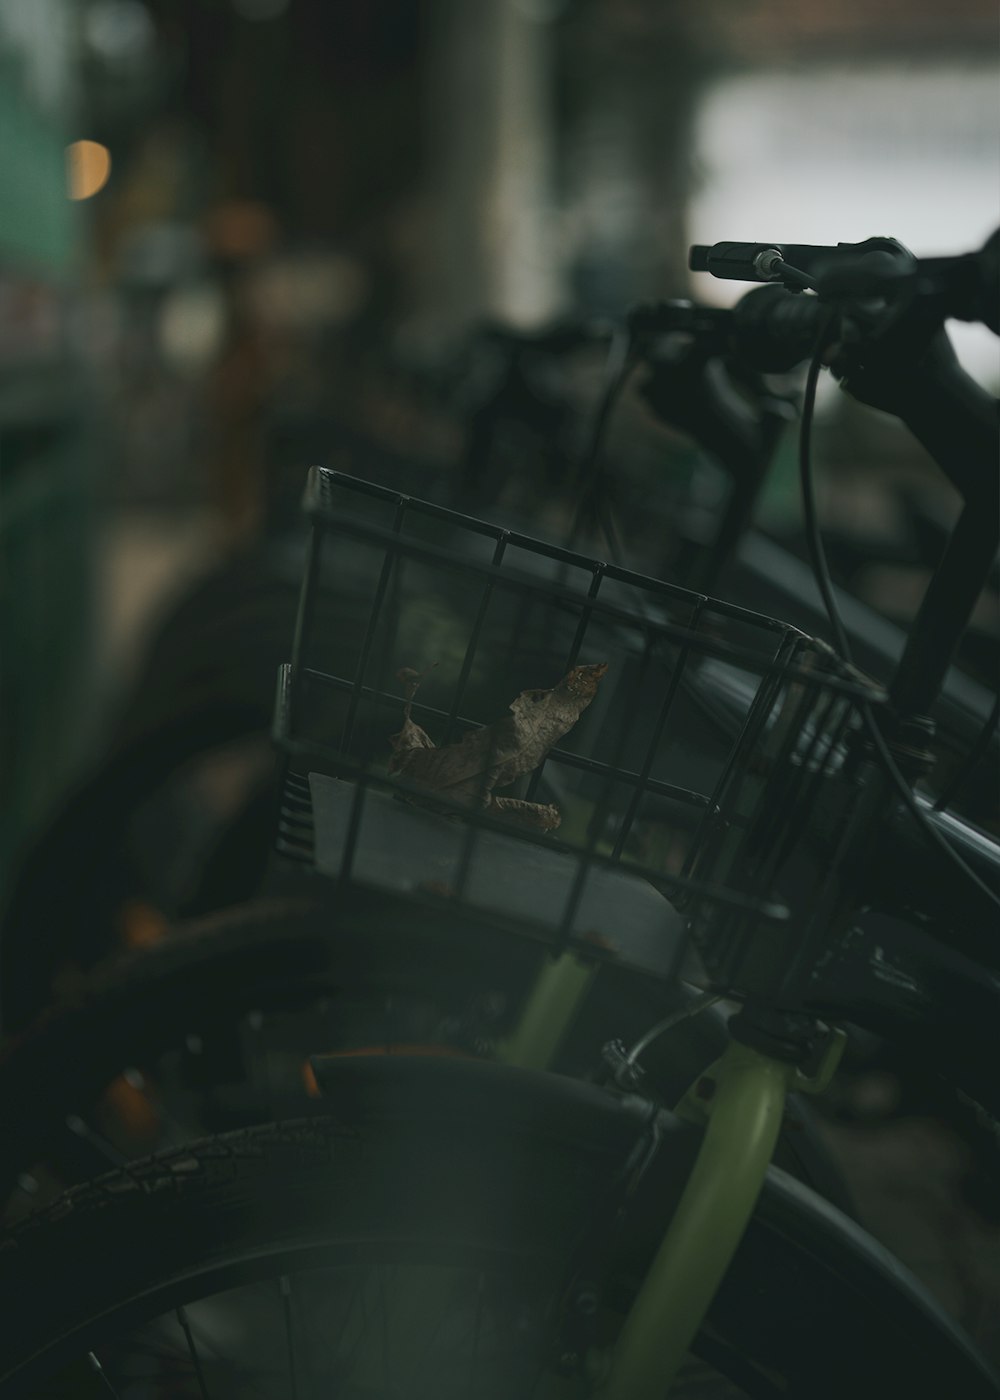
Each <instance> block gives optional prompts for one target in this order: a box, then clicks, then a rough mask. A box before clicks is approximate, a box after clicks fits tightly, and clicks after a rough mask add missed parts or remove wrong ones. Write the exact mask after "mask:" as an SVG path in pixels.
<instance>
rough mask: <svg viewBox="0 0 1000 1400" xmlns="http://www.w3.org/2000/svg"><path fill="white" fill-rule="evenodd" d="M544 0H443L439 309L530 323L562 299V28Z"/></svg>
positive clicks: (433, 141)
mask: <svg viewBox="0 0 1000 1400" xmlns="http://www.w3.org/2000/svg"><path fill="white" fill-rule="evenodd" d="M548 9H549V7H547V6H546V5H545V4H544V3H543V0H477V3H476V4H474V5H473V4H469V3H468V0H434V4H433V5H432V8H431V44H430V53H429V60H428V73H429V79H430V81H429V104H430V110H429V113H428V124H429V135H430V140H429V143H428V170H429V181H428V183H429V190H428V194H429V197H430V201H431V207H432V214H431V221H430V235H431V247H430V248H429V250H428V256H427V265H426V278H425V288H426V297H427V303H428V307H429V309H430V310H431V311H432V312H433V314H434V315H435V317H436V318H438V319H439V320H441V321H443V322H446V323H447V324H449V325H452V326H461V325H464V324H466V323H468V321H469V320H471V319H473V318H475V317H477V316H483V315H489V316H497V317H502V318H503V319H505V320H509V321H514V322H517V323H519V324H522V325H530V324H534V323H538V322H542V321H545V320H547V319H549V318H550V317H551V316H552V315H553V314H554V313H555V312H556V310H557V309H558V308H559V305H560V303H561V301H562V287H561V283H560V275H559V258H558V248H557V242H556V238H555V236H554V227H553V223H554V194H553V165H554V132H553V117H552V111H551V105H552V89H553V82H552V54H551V47H552V36H551V27H550V25H549V23H548V20H547V14H548Z"/></svg>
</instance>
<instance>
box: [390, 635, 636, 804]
mask: <svg viewBox="0 0 1000 1400" xmlns="http://www.w3.org/2000/svg"><path fill="white" fill-rule="evenodd" d="M607 670H608V666H607V662H603V661H602V662H599V663H598V664H596V665H593V666H575V667H574V668H573V670H572V671H570V672H569V674H568V675H566V676H564V677H563V679H562V680H561V681H560V682H559V684H558V685H557V686H554V687H553V688H552V690H524V691H522V692H521V694H520V695H519V696H518V697H517V699H516V700H514V701H513V702H512V704H511V706H510V714H509V715H504V717H503V718H502V719H499V720H497V721H496V722H495V723H494V724H489V725H486V726H485V728H483V729H477V730H474V731H472V732H471V733H469V734H466V735H464V736H463V737H462V738H461V739H460V740H459V741H458V742H457V743H454V744H447V745H445V747H444V748H441V749H438V748H435V747H434V744H433V742H432V741H431V739H430V738H429V736H428V735H427V733H426V732H425V731H424V730H423V729H421V728H420V726H419V725H418V724H415V723H414V721H413V720H412V718H411V715H410V711H411V707H412V704H413V696H414V695H415V694H416V690H417V686H418V685H419V683H420V677H419V675H418V673H417V672H415V671H411V670H409V669H407V670H404V671H400V672H398V675H397V678H398V679H399V680H400V682H401V683H402V684H403V686H404V692H405V694H406V707H405V709H404V711H403V728H402V729H401V730H400V732H399V733H398V734H395V735H393V736H392V738H391V740H390V743H391V744H392V747H393V750H394V753H393V756H392V759H391V761H390V763H389V772H390V773H398V774H399V775H400V776H401V777H405V778H406V779H408V780H409V781H410V782H412V783H415V784H417V785H418V786H419V787H421V788H424V789H426V790H427V791H428V792H431V793H439V794H440V795H441V796H443V797H447V798H448V799H449V800H450V801H452V802H457V803H460V804H462V805H463V806H468V807H480V808H484V809H486V810H489V811H492V812H495V813H496V814H497V815H500V814H504V815H507V816H510V817H513V818H514V819H515V820H517V821H519V822H520V823H521V824H522V825H526V826H532V827H534V828H536V829H540V830H543V831H552V830H554V829H555V828H556V827H557V826H558V825H559V811H558V809H557V808H556V807H553V806H551V805H544V804H540V803H535V802H523V801H521V800H520V799H519V798H510V797H508V798H502V797H494V796H493V789H494V788H496V787H506V786H507V785H508V784H509V783H512V782H513V781H514V780H515V779H516V778H519V777H521V775H522V774H524V773H530V772H531V771H532V769H534V768H537V767H538V765H539V764H540V763H541V761H542V759H543V758H544V757H545V755H546V754H547V753H548V752H549V750H550V749H551V748H552V746H553V745H554V744H555V743H556V742H557V741H558V740H559V739H561V738H562V737H563V735H564V734H566V733H568V732H569V730H570V729H572V727H573V725H574V724H575V723H576V721H577V720H578V719H579V717H580V715H581V714H582V713H583V711H584V710H585V709H586V708H587V706H588V705H589V704H590V702H591V700H592V699H593V698H594V696H595V694H596V693H597V687H598V685H599V684H600V682H601V680H602V678H603V677H604V676H605V675H606V674H607Z"/></svg>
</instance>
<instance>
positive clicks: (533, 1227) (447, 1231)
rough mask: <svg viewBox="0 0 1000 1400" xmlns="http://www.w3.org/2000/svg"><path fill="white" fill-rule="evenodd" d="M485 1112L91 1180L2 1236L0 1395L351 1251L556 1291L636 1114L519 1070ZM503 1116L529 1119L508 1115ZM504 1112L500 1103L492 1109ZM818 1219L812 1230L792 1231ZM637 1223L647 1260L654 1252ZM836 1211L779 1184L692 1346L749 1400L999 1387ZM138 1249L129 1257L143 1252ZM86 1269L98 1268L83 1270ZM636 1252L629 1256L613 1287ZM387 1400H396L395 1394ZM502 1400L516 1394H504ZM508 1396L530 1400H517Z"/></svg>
mask: <svg viewBox="0 0 1000 1400" xmlns="http://www.w3.org/2000/svg"><path fill="white" fill-rule="evenodd" d="M516 1078H517V1080H518V1081H519V1082H518V1085H517V1087H516V1089H514V1090H513V1093H514V1095H515V1097H514V1098H513V1099H511V1098H510V1097H509V1096H507V1097H506V1098H505V1096H504V1095H503V1094H502V1093H501V1095H500V1101H499V1102H497V1101H496V1096H491V1095H490V1094H485V1095H484V1094H483V1093H482V1092H481V1091H480V1092H479V1093H478V1097H477V1100H476V1101H477V1102H478V1103H479V1105H480V1111H479V1112H478V1113H476V1112H472V1113H471V1115H470V1114H469V1113H468V1112H467V1111H462V1112H459V1113H458V1114H455V1113H454V1112H453V1111H450V1109H449V1106H438V1107H437V1108H436V1109H435V1110H434V1111H433V1112H432V1113H430V1115H428V1113H427V1112H426V1111H425V1110H426V1109H427V1108H428V1105H429V1103H430V1101H429V1100H426V1099H424V1100H422V1101H421V1102H422V1105H423V1108H422V1109H421V1108H419V1107H418V1106H415V1105H414V1103H413V1101H412V1099H411V1100H410V1102H409V1106H408V1110H407V1111H403V1112H401V1113H400V1112H398V1111H397V1112H395V1113H389V1114H387V1115H385V1114H383V1115H378V1114H376V1116H375V1117H374V1118H373V1119H369V1120H367V1121H362V1122H361V1123H360V1124H359V1123H358V1122H356V1121H355V1122H345V1121H343V1120H341V1121H339V1122H338V1121H336V1120H335V1119H332V1118H316V1119H313V1120H306V1121H298V1122H293V1123H284V1124H272V1125H267V1126H263V1127H259V1128H256V1129H252V1130H249V1131H246V1132H242V1133H238V1134H231V1135H228V1136H227V1137H222V1138H214V1139H207V1140H206V1141H204V1142H202V1143H199V1144H197V1145H192V1146H189V1147H186V1148H184V1149H181V1150H179V1151H176V1152H173V1153H169V1154H165V1155H163V1156H161V1157H158V1158H153V1159H149V1160H147V1161H145V1162H143V1163H136V1164H132V1166H130V1167H129V1168H128V1170H127V1171H125V1172H121V1173H112V1174H110V1175H108V1176H106V1177H104V1178H101V1179H99V1180H97V1181H95V1182H91V1183H87V1184H85V1185H83V1186H81V1187H79V1188H77V1189H76V1190H75V1191H71V1192H70V1193H68V1194H67V1196H65V1197H63V1198H62V1199H61V1200H60V1201H59V1202H58V1203H56V1204H55V1205H54V1206H53V1207H52V1208H51V1209H49V1210H47V1211H45V1212H43V1213H41V1214H40V1215H38V1216H35V1217H32V1218H31V1219H29V1220H27V1221H25V1222H23V1223H22V1224H21V1225H20V1226H18V1227H16V1228H15V1229H14V1230H12V1231H11V1232H9V1233H8V1234H7V1235H6V1236H4V1237H3V1238H2V1239H0V1305H2V1306H3V1308H4V1315H5V1318H6V1320H7V1322H8V1324H9V1325H8V1328H7V1331H6V1334H5V1336H4V1339H3V1341H2V1342H0V1397H2V1400H13V1397H19V1396H20V1397H23V1396H31V1395H38V1394H39V1393H44V1394H51V1393H52V1392H51V1391H44V1392H38V1391H37V1390H36V1389H35V1387H36V1386H37V1385H38V1384H39V1383H41V1381H42V1380H43V1378H45V1377H46V1376H50V1375H51V1373H52V1371H53V1369H54V1368H56V1367H59V1366H63V1365H65V1364H66V1362H67V1361H68V1360H69V1359H71V1358H72V1357H73V1356H75V1355H78V1354H80V1353H81V1352H82V1353H86V1352H87V1351H88V1350H91V1349H93V1348H95V1347H96V1348H98V1349H100V1347H101V1345H102V1343H103V1342H104V1341H106V1339H107V1338H108V1336H109V1335H110V1334H111V1333H112V1332H113V1331H114V1329H115V1326H116V1325H117V1326H121V1325H123V1324H125V1323H127V1324H128V1325H129V1326H134V1325H136V1324H137V1323H138V1322H140V1321H141V1320H143V1319H144V1318H148V1317H149V1316H151V1315H155V1314H157V1313H162V1312H163V1311H166V1310H167V1309H170V1308H174V1307H176V1306H178V1305H179V1304H181V1303H190V1302H192V1301H194V1300H195V1299H197V1298H199V1297H204V1296H206V1294H209V1293H212V1292H216V1291H217V1290H218V1288H219V1287H220V1286H227V1287H229V1286H232V1285H233V1284H235V1283H237V1282H247V1281H249V1280H251V1279H258V1280H259V1279H261V1278H263V1277H270V1278H274V1277H275V1276H277V1275H288V1274H289V1273H290V1272H291V1271H293V1270H294V1269H296V1268H298V1267H299V1266H306V1267H310V1268H313V1269H315V1268H317V1267H327V1268H329V1267H331V1266H332V1265H334V1264H337V1263H341V1264H343V1263H344V1261H345V1260H351V1259H355V1260H356V1259H357V1258H358V1257H359V1251H360V1253H361V1256H362V1257H364V1258H369V1259H372V1260H375V1261H379V1262H385V1261H386V1260H389V1259H395V1260H397V1261H398V1260H399V1259H401V1258H414V1257H416V1258H421V1259H424V1260H425V1261H427V1260H438V1261H440V1260H442V1259H445V1258H454V1257H456V1256H458V1257H460V1258H462V1259H464V1260H471V1261H473V1262H474V1263H475V1264H476V1265H478V1266H479V1267H483V1265H484V1263H486V1262H489V1264H490V1265H491V1267H501V1266H506V1267H508V1268H509V1267H510V1264H511V1261H515V1263H516V1264H517V1265H518V1267H519V1268H520V1269H521V1271H522V1272H521V1274H520V1275H519V1276H518V1277H519V1280H520V1282H522V1283H523V1282H524V1281H525V1279H526V1278H534V1279H536V1280H538V1279H541V1278H544V1279H545V1280H546V1284H547V1287H549V1288H551V1289H553V1290H555V1289H556V1288H557V1284H558V1279H559V1275H560V1272H561V1268H562V1266H563V1264H564V1261H565V1260H566V1259H567V1258H568V1257H570V1256H571V1255H572V1254H573V1251H574V1248H575V1246H576V1244H577V1242H578V1239H579V1233H580V1224H581V1220H583V1221H586V1220H587V1219H588V1218H589V1212H590V1211H591V1210H592V1208H593V1205H594V1201H595V1200H597V1199H600V1196H601V1193H603V1192H606V1191H607V1190H608V1188H609V1185H610V1184H611V1183H612V1182H613V1180H614V1178H615V1177H616V1175H617V1173H618V1172H619V1171H620V1168H621V1165H622V1161H623V1160H624V1157H625V1156H626V1155H627V1154H628V1153H629V1152H630V1151H631V1150H632V1149H633V1147H634V1144H635V1141H636V1138H637V1133H638V1119H639V1115H637V1112H636V1110H635V1107H634V1105H633V1104H630V1103H628V1102H622V1101H619V1100H614V1099H611V1098H610V1097H609V1096H606V1095H601V1096H596V1095H595V1092H594V1091H587V1090H586V1089H585V1088H584V1086H581V1085H570V1086H569V1090H568V1095H569V1097H568V1100H567V1099H566V1098H565V1094H566V1086H565V1084H564V1083H563V1084H552V1083H548V1082H541V1081H553V1080H554V1079H555V1077H554V1076H527V1078H528V1079H531V1080H532V1081H533V1083H532V1084H531V1085H530V1087H529V1088H528V1091H527V1092H522V1089H523V1087H524V1086H525V1084H526V1077H525V1075H524V1074H523V1072H522V1073H521V1074H518V1075H517V1076H516ZM511 1103H516V1104H518V1105H519V1106H520V1107H519V1109H518V1110H515V1112H514V1113H513V1115H512V1114H510V1113H508V1112H505V1111H504V1110H505V1109H506V1108H509V1107H510V1104H511ZM498 1109H500V1110H501V1111H499V1112H498ZM806 1219H808V1220H809V1222H810V1224H811V1227H812V1228H811V1233H810V1232H809V1231H807V1232H806V1237H805V1238H803V1232H802V1230H801V1226H802V1223H803V1220H806ZM650 1224H651V1222H650V1221H649V1220H648V1219H647V1220H646V1221H645V1222H644V1225H645V1228H644V1230H643V1231H642V1235H643V1237H644V1240H645V1244H644V1249H641V1250H640V1256H641V1255H642V1254H643V1253H644V1254H645V1255H648V1252H649V1250H650V1249H651V1248H652V1247H654V1246H655V1240H656V1237H657V1235H656V1232H655V1231H651V1230H650V1228H649V1226H650ZM828 1224H829V1213H828V1212H826V1211H824V1210H820V1211H818V1212H815V1211H814V1212H812V1214H810V1211H809V1210H808V1209H804V1207H803V1197H802V1195H801V1190H800V1188H797V1187H796V1186H795V1185H794V1183H790V1182H788V1180H787V1179H785V1178H783V1175H782V1174H781V1173H775V1172H772V1173H771V1174H770V1175H769V1179H768V1182H767V1184H766V1186H765V1190H764V1192H763V1194H762V1197H761V1201H760V1204H759V1206H758V1209H757V1212H756V1213H755V1216H754V1218H753V1220H752V1222H751V1225H750V1227H749V1228H748V1230H747V1233H746V1235H745V1237H744V1240H743V1242H742V1244H741V1246H740V1249H739V1251H738V1253H737V1256H736V1258H735V1259H734V1261H733V1265H732V1267H731V1268H730V1270H729V1273H728V1275H727V1277H726V1280H725V1281H724V1283H723V1286H722V1288H721V1289H720V1291H719V1293H718V1295H717V1297H716V1300H715V1302H714V1303H713V1305H712V1308H711V1310H710V1314H709V1318H708V1322H707V1329H706V1331H705V1332H704V1333H703V1335H702V1337H701V1338H700V1340H699V1343H698V1345H697V1346H696V1348H695V1349H696V1351H702V1352H704V1353H705V1354H706V1355H707V1356H708V1357H710V1358H711V1360H712V1363H713V1365H715V1366H716V1367H717V1368H718V1369H719V1370H721V1371H722V1372H723V1374H725V1373H726V1370H727V1369H728V1371H729V1374H730V1376H731V1377H732V1378H735V1379H737V1380H738V1381H739V1383H740V1384H741V1385H742V1386H744V1387H747V1386H748V1385H749V1387H750V1389H749V1391H746V1390H745V1391H744V1393H749V1394H751V1395H758V1396H765V1395H766V1396H774V1395H778V1394H780V1395H785V1396H798V1397H803V1400H804V1397H806V1396H808V1397H809V1400H834V1397H842V1396H843V1395H844V1394H847V1393H851V1394H852V1395H854V1396H857V1397H861V1400H876V1398H877V1400H883V1397H884V1396H885V1395H887V1394H896V1393H903V1391H904V1388H906V1389H908V1390H909V1391H910V1393H912V1394H914V1395H923V1396H931V1395H944V1394H961V1395H962V1396H963V1397H964V1400H980V1397H986V1396H996V1395H997V1394H998V1393H1000V1391H998V1388H997V1385H996V1383H995V1381H994V1380H993V1379H992V1378H991V1377H990V1376H989V1373H988V1370H987V1369H986V1368H985V1367H984V1365H983V1364H982V1363H981V1362H979V1360H978V1358H977V1357H976V1356H975V1354H974V1352H973V1351H972V1350H971V1348H969V1347H968V1346H965V1345H963V1343H962V1341H961V1339H960V1336H959V1335H957V1334H956V1333H955V1332H954V1331H953V1330H952V1329H950V1328H949V1326H948V1325H947V1324H946V1323H945V1322H944V1320H943V1319H942V1318H941V1317H940V1314H938V1313H936V1311H935V1309H934V1308H933V1306H932V1305H931V1304H930V1303H929V1302H928V1301H927V1300H926V1299H924V1298H923V1296H922V1295H921V1294H920V1292H919V1290H917V1289H915V1288H914V1287H912V1286H910V1285H909V1284H908V1283H907V1281H906V1280H905V1278H904V1276H903V1273H902V1271H901V1270H900V1269H899V1267H898V1266H897V1265H896V1264H895V1263H894V1261H892V1260H891V1259H889V1258H888V1256H884V1255H883V1254H882V1252H881V1251H879V1250H878V1249H877V1247H875V1246H873V1245H866V1246H865V1247H864V1249H859V1247H858V1246H857V1243H856V1242H854V1244H853V1253H852V1252H851V1251H850V1250H848V1251H847V1252H845V1251H844V1250H843V1249H841V1250H840V1252H839V1254H838V1250H837V1241H838V1231H840V1232H841V1235H842V1233H843V1229H844V1225H843V1222H837V1223H836V1228H835V1229H834V1230H833V1231H831V1230H830V1229H829V1228H828ZM137 1240H141V1241H142V1248H141V1249H137V1248H136V1241H137ZM95 1260H100V1267H99V1268H95V1262H94V1261H95ZM641 1263H642V1258H641V1257H640V1258H637V1257H636V1256H635V1255H634V1253H633V1254H629V1251H628V1249H627V1248H624V1247H623V1251H622V1252H621V1253H620V1254H616V1257H615V1258H614V1260H613V1263H612V1270H611V1271H612V1272H613V1275H614V1279H613V1285H612V1287H613V1290H620V1291H621V1292H623V1293H624V1294H627V1293H629V1292H630V1291H631V1289H632V1287H634V1279H635V1277H636V1268H637V1265H638V1266H639V1267H641ZM386 1393H387V1394H388V1393H391V1392H388V1391H387V1392H386ZM512 1400H513V1393H512ZM519 1400H520V1398H519Z"/></svg>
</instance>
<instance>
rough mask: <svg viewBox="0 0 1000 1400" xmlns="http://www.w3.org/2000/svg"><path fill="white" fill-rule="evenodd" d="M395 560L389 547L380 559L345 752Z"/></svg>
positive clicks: (396, 525) (398, 522)
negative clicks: (379, 568)
mask: <svg viewBox="0 0 1000 1400" xmlns="http://www.w3.org/2000/svg"><path fill="white" fill-rule="evenodd" d="M406 505H407V502H406V501H405V500H401V501H400V502H399V504H398V505H397V507H396V514H395V517H394V519H393V525H392V533H393V534H395V535H398V534H399V530H400V527H401V526H402V523H403V516H404V514H405V513H406ZM395 562H396V553H395V552H394V551H393V550H391V549H389V550H387V551H386V554H385V558H384V559H383V560H382V569H381V572H380V573H379V580H378V583H377V585H376V587H375V596H374V598H373V599H372V606H371V612H370V613H369V614H368V626H367V628H366V630H365V636H364V641H363V642H362V643H361V655H360V657H359V658H358V665H357V670H356V671H355V673H354V686H353V689H352V691H351V699H350V703H349V705H348V710H347V719H346V720H345V722H344V735H343V739H342V740H341V747H342V748H343V750H344V752H345V753H346V752H347V751H348V750H349V749H350V746H351V739H352V738H353V735H354V724H355V720H356V718H357V713H358V704H359V703H360V699H361V687H362V685H363V684H364V679H365V672H366V670H367V669H368V658H369V656H370V655H371V649H372V644H373V643H374V641H375V629H376V628H377V626H378V620H379V614H380V612H381V610H382V602H383V599H384V598H385V594H386V589H387V588H388V586H389V578H390V575H391V574H392V570H393V567H394V565H395Z"/></svg>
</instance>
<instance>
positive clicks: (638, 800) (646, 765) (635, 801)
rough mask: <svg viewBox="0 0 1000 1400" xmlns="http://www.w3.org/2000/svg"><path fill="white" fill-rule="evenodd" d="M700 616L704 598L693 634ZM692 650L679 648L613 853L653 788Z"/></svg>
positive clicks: (693, 621) (618, 852)
mask: <svg viewBox="0 0 1000 1400" xmlns="http://www.w3.org/2000/svg"><path fill="white" fill-rule="evenodd" d="M700 620H701V599H699V601H698V604H697V605H696V607H695V611H694V616H693V617H692V619H691V632H692V635H693V634H694V633H695V632H697V630H698V624H699V622H700ZM689 651H690V646H689V645H684V646H682V647H681V648H680V650H679V652H678V655H677V665H676V666H675V667H674V672H673V675H672V676H671V678H670V684H669V685H668V686H667V693H666V695H665V696H664V700H663V704H662V705H661V706H660V713H659V715H658V716H657V718H656V724H655V726H654V728H653V733H652V737H651V738H650V741H649V745H648V747H647V749H646V757H645V758H644V759H643V763H642V767H641V768H640V769H639V775H638V777H639V780H638V782H637V783H636V784H635V788H634V791H633V793H632V798H631V800H630V802H629V804H628V807H627V808H626V810H625V815H624V817H623V818H622V823H621V827H620V829H619V832H618V839H617V840H616V841H615V845H614V850H613V851H612V854H613V855H615V856H621V853H622V851H623V849H624V847H625V842H626V841H627V840H628V836H629V832H630V831H631V830H632V824H633V822H634V821H635V819H636V816H637V815H638V812H639V808H640V806H641V805H642V799H643V798H644V797H645V795H646V793H647V792H648V791H649V788H648V783H649V775H650V773H651V772H652V770H653V764H654V762H655V761H656V755H657V753H658V751H659V747H660V739H661V738H662V737H663V730H664V726H665V725H666V722H667V716H668V715H669V714H670V710H671V707H672V706H673V703H674V697H675V696H676V694H677V690H678V687H679V686H680V683H681V678H682V677H683V675H684V667H685V666H686V664H687V658H688V653H689Z"/></svg>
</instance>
